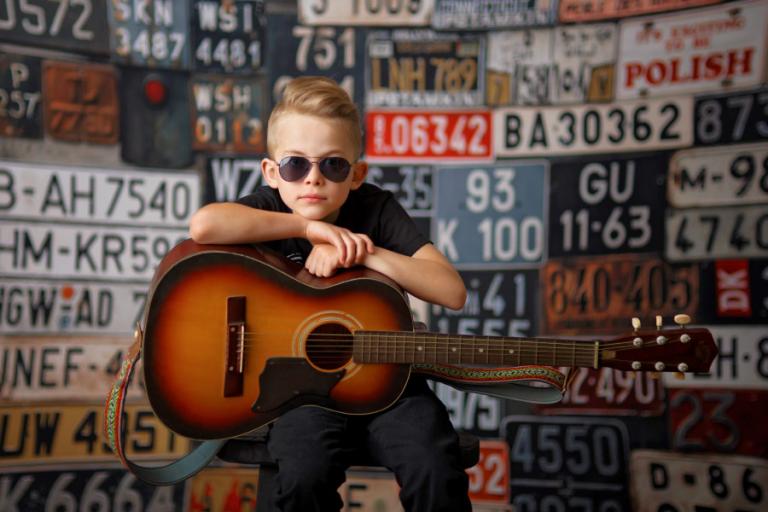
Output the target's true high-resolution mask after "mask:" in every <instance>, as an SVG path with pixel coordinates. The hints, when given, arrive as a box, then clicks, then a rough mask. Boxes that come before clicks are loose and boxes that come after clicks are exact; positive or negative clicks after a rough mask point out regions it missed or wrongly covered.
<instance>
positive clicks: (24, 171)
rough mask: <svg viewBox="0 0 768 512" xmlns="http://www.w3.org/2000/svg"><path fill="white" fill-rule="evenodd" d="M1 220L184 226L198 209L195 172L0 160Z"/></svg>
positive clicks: (198, 192) (197, 187) (198, 193)
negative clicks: (1, 187) (3, 201)
mask: <svg viewBox="0 0 768 512" xmlns="http://www.w3.org/2000/svg"><path fill="white" fill-rule="evenodd" d="M0 183H3V184H4V187H3V190H4V191H5V193H6V194H8V197H9V198H10V200H8V201H6V202H5V203H4V204H0V212H2V214H3V218H4V219H6V220H10V219H18V220H22V219H23V220H36V221H45V222H49V221H66V222H98V223H99V224H123V225H130V226H134V227H136V226H156V227H166V228H167V227H177V228H186V227H187V226H188V225H189V218H190V217H191V216H192V214H193V213H194V212H195V210H197V208H198V197H199V195H200V191H199V183H198V177H197V176H196V175H195V174H190V173H182V172H172V171H171V172H169V171H165V170H153V171H144V170H133V169H120V170H119V171H118V170H115V169H101V168H90V169H89V168H88V167H67V166H63V165H55V166H52V165H45V164H26V163H21V162H11V161H3V160H0Z"/></svg>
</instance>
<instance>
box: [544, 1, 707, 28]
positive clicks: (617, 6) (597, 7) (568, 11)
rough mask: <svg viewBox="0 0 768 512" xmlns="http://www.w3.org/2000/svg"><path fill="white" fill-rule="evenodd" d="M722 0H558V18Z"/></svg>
mask: <svg viewBox="0 0 768 512" xmlns="http://www.w3.org/2000/svg"><path fill="white" fill-rule="evenodd" d="M721 1H722V0H634V1H633V2H605V1H603V0H560V14H559V16H558V18H559V20H560V21H561V22H563V23H568V22H574V21H576V22H580V21H593V20H604V19H610V18H624V17H627V16H637V15H640V14H651V13H654V12H663V11H675V10H678V9H685V8H688V7H696V6H701V5H709V4H716V3H718V2H721Z"/></svg>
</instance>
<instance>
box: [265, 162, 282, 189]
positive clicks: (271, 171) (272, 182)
mask: <svg viewBox="0 0 768 512" xmlns="http://www.w3.org/2000/svg"><path fill="white" fill-rule="evenodd" d="M261 175H262V176H263V177H264V182H265V183H266V184H267V185H269V186H270V187H272V188H277V180H279V179H280V170H279V168H278V167H277V162H275V161H274V160H272V159H269V158H262V159H261Z"/></svg>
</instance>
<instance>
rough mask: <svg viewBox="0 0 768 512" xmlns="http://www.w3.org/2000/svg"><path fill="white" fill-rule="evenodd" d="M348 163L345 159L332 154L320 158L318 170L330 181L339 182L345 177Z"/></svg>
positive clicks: (347, 172) (347, 171)
mask: <svg viewBox="0 0 768 512" xmlns="http://www.w3.org/2000/svg"><path fill="white" fill-rule="evenodd" d="M349 167H350V164H349V162H347V161H346V160H345V159H343V158H340V157H336V156H332V157H329V158H323V159H322V160H320V172H322V173H323V176H325V177H326V178H328V179H329V180H331V181H335V182H337V183H340V182H342V181H344V180H345V179H347V176H348V175H349Z"/></svg>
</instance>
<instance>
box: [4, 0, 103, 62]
mask: <svg viewBox="0 0 768 512" xmlns="http://www.w3.org/2000/svg"><path fill="white" fill-rule="evenodd" d="M106 3H107V2H103V1H100V0H95V1H94V0H72V1H66V2H48V1H46V0H6V1H4V2H3V6H2V7H0V39H2V40H4V41H9V42H11V43H17V44H22V45H29V46H45V47H48V48H53V49H55V50H70V51H74V52H78V53H80V52H83V53H90V54H100V55H104V54H107V53H108V47H109V32H108V30H107V12H106V6H105V4H106Z"/></svg>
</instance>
